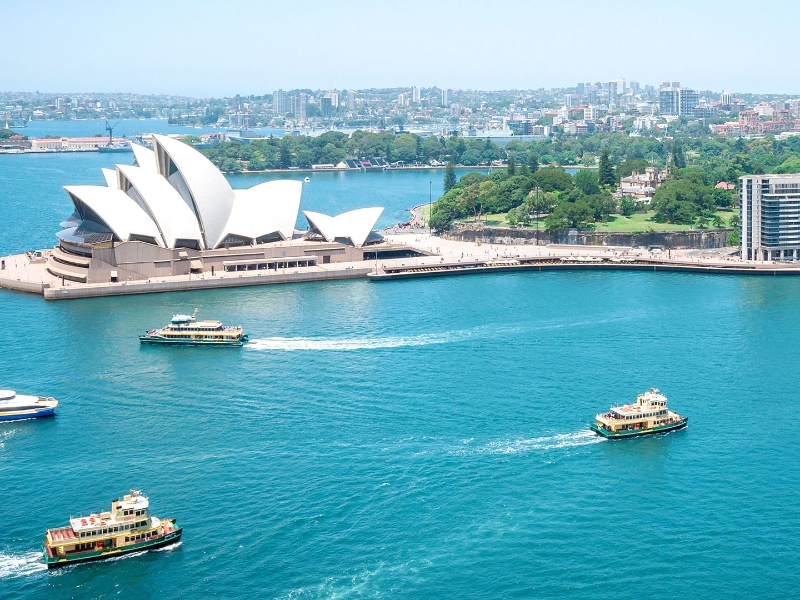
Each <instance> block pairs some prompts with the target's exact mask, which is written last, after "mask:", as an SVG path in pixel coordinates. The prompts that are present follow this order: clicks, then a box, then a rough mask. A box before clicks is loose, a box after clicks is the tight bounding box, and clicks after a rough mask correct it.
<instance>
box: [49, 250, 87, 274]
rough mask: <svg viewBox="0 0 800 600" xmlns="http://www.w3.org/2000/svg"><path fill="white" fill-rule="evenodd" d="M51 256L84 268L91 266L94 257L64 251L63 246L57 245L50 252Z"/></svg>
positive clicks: (63, 262)
mask: <svg viewBox="0 0 800 600" xmlns="http://www.w3.org/2000/svg"><path fill="white" fill-rule="evenodd" d="M50 256H51V257H52V258H53V259H55V260H56V262H59V263H61V264H64V265H72V266H74V267H81V268H84V269H88V268H89V264H90V263H91V262H92V259H91V258H89V257H88V256H78V255H77V254H70V253H67V252H64V251H63V250H62V249H61V248H59V247H58V246H56V247H55V248H53V249H52V251H51V252H50Z"/></svg>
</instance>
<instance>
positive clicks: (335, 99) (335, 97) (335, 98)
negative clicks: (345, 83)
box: [325, 90, 339, 108]
mask: <svg viewBox="0 0 800 600" xmlns="http://www.w3.org/2000/svg"><path fill="white" fill-rule="evenodd" d="M325 98H330V99H331V108H339V92H337V91H336V90H331V91H328V92H325Z"/></svg>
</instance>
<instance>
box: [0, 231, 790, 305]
mask: <svg viewBox="0 0 800 600" xmlns="http://www.w3.org/2000/svg"><path fill="white" fill-rule="evenodd" d="M384 237H385V239H386V241H387V242H389V243H390V244H391V245H392V246H400V247H402V246H407V247H409V248H412V249H415V250H418V251H422V252H425V253H428V254H429V255H428V256H420V257H415V258H397V259H388V260H384V259H378V260H367V261H358V262H341V263H332V264H325V265H315V266H311V267H295V268H286V269H279V270H277V271H272V270H269V271H244V272H221V271H217V272H215V273H214V274H213V275H212V273H211V272H202V273H193V274H189V275H175V276H171V277H151V278H149V279H144V280H140V281H120V282H107V283H88V284H85V283H77V282H72V281H67V280H64V279H62V278H60V277H56V276H54V275H52V274H50V273H49V272H48V271H47V269H46V260H44V259H37V258H36V257H35V256H34V255H33V254H31V253H24V254H17V255H11V256H6V257H3V258H2V260H4V261H5V268H4V269H2V270H0V288H5V289H12V290H18V291H24V292H32V293H36V294H40V295H43V296H44V297H45V298H46V299H48V300H60V299H73V298H89V297H100V296H118V295H128V294H146V293H154V292H169V291H180V290H198V289H215V288H228V287H242V286H253V285H271V284H280V283H300V282H308V281H324V280H332V279H360V278H367V277H370V276H371V277H372V278H373V279H375V280H382V279H400V278H414V277H431V276H447V275H465V274H470V273H472V274H478V273H485V272H498V271H504V272H509V271H510V272H513V271H517V270H531V269H533V270H573V269H582V270H585V269H595V270H603V269H611V270H643V269H646V270H652V271H682V272H700V273H719V274H740V275H800V265H799V264H797V263H774V262H769V263H762V262H760V263H754V262H747V261H741V260H739V259H738V257H736V256H732V255H731V253H732V250H726V249H719V250H696V249H681V250H671V251H670V252H663V251H662V252H658V251H649V250H647V249H643V248H630V247H626V246H615V247H603V246H566V245H547V246H532V245H528V244H525V245H503V244H479V243H475V242H463V241H455V240H446V239H443V238H440V237H438V236H434V235H431V234H430V233H427V232H422V231H419V230H417V231H416V232H407V231H406V232H403V230H387V231H385V232H384ZM48 252H49V250H42V251H41V253H42V255H43V256H44V257H47V254H48Z"/></svg>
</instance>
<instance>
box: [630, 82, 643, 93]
mask: <svg viewBox="0 0 800 600" xmlns="http://www.w3.org/2000/svg"><path fill="white" fill-rule="evenodd" d="M640 89H641V88H640V87H639V82H638V81H631V85H630V90H631V93H633V94H634V95H636V94H638V93H639V91H640Z"/></svg>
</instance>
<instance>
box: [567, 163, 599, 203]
mask: <svg viewBox="0 0 800 600" xmlns="http://www.w3.org/2000/svg"><path fill="white" fill-rule="evenodd" d="M572 181H573V182H574V183H575V187H576V188H578V189H579V190H580V191H582V192H583V193H584V194H586V195H587V196H591V195H593V194H599V193H600V180H599V178H598V176H597V172H596V171H594V170H592V169H581V170H579V171H578V172H577V173H575V175H574V176H573V177H572Z"/></svg>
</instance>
